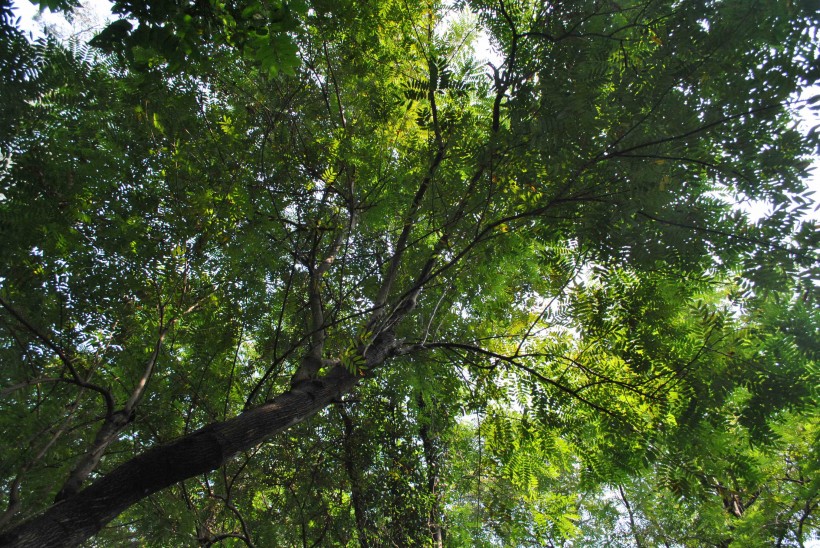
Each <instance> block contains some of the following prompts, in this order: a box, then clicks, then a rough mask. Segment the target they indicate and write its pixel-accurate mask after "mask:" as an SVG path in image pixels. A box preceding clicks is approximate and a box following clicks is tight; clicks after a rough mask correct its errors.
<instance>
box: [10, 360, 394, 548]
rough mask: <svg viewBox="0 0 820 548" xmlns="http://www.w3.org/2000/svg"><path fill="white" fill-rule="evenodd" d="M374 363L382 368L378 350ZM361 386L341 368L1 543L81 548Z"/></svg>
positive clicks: (146, 463)
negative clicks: (145, 504)
mask: <svg viewBox="0 0 820 548" xmlns="http://www.w3.org/2000/svg"><path fill="white" fill-rule="evenodd" d="M378 350H379V351H378V352H374V353H372V355H370V356H368V362H369V363H372V362H375V361H376V360H379V361H381V360H383V359H384V358H385V357H386V355H387V353H388V352H389V350H388V349H386V348H379V349H378ZM357 380H358V379H357V378H356V377H355V376H353V375H351V374H349V373H348V372H347V371H346V370H345V369H344V368H342V367H336V368H334V369H333V370H332V371H331V372H330V373H328V374H327V375H326V376H324V377H322V378H320V379H316V380H313V381H306V382H304V383H301V384H299V385H297V386H295V387H294V388H293V389H292V390H290V391H288V392H285V393H283V394H281V395H280V396H278V397H277V398H275V399H274V400H272V401H270V402H268V403H265V404H264V405H262V406H260V407H257V408H255V409H251V410H249V411H247V412H245V413H242V414H241V415H239V416H237V417H235V418H233V419H230V420H227V421H224V422H220V423H214V424H211V425H208V426H206V427H205V428H202V429H201V430H198V431H196V432H193V433H191V434H189V435H187V436H184V437H182V438H179V439H177V440H175V441H173V442H171V443H168V444H165V445H161V446H158V447H155V448H152V449H149V450H148V451H146V452H145V453H143V454H141V455H139V456H137V457H135V458H133V459H131V460H130V461H128V462H126V463H124V464H122V465H121V466H120V467H118V468H116V469H114V470H112V471H111V472H109V473H108V474H106V475H105V476H104V477H102V478H100V479H99V480H97V481H96V482H94V483H93V484H91V485H90V486H89V487H88V488H86V489H84V490H83V491H80V492H79V493H77V494H76V495H74V496H71V497H69V498H67V499H65V500H62V501H60V502H59V503H57V504H55V505H53V506H51V507H50V508H49V509H48V510H46V511H45V512H44V513H42V514H40V515H39V516H36V517H34V518H32V519H30V520H28V521H25V522H23V523H22V524H20V525H18V526H16V527H14V528H13V529H11V530H9V531H6V532H5V533H3V534H2V535H0V546H4V547H5V546H9V547H11V546H20V547H23V546H26V547H30V546H37V547H38V548H46V547H57V546H76V545H78V544H80V543H82V542H83V541H85V540H86V539H88V538H90V537H92V536H93V535H95V534H96V533H97V532H98V531H99V530H100V529H102V527H103V526H105V524H107V523H108V522H109V521H111V520H112V519H114V518H115V517H117V516H118V515H119V514H120V513H122V512H123V511H124V510H126V509H127V508H128V507H129V506H131V505H132V504H134V503H136V502H137V501H139V500H140V499H142V498H144V497H147V496H148V495H150V494H152V493H155V492H157V491H160V490H161V489H164V488H166V487H169V486H171V485H173V484H175V483H177V482H179V481H182V480H184V479H187V478H190V477H193V476H196V475H198V474H202V473H205V472H209V471H211V470H214V469H216V468H218V467H219V466H221V465H222V464H223V463H224V462H225V461H226V460H228V459H229V458H231V457H233V456H234V455H236V454H237V453H239V452H241V451H244V450H247V449H250V448H251V447H254V446H255V445H258V444H259V443H261V442H262V441H264V440H265V439H267V438H269V437H271V436H273V435H275V434H277V433H279V432H282V431H284V430H286V429H288V428H290V427H291V426H293V425H295V424H297V423H299V422H301V421H303V420H305V419H306V418H308V417H310V416H312V415H313V414H315V413H316V412H318V411H319V410H321V409H322V408H324V407H326V406H327V405H329V404H330V403H332V402H333V401H336V400H338V398H339V397H340V396H341V395H342V394H344V393H345V392H348V391H349V390H350V389H351V388H352V387H353V386H354V385H355V384H356V382H357Z"/></svg>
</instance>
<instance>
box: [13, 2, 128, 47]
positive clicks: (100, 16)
mask: <svg viewBox="0 0 820 548" xmlns="http://www.w3.org/2000/svg"><path fill="white" fill-rule="evenodd" d="M11 9H12V10H13V11H14V14H15V15H16V16H17V17H19V18H20V24H19V28H20V29H22V30H23V31H25V32H27V33H29V35H30V37H31V38H32V39H34V40H37V39H38V38H43V37H44V36H45V32H44V27H45V29H48V30H49V32H51V34H53V35H54V36H56V37H57V38H59V39H60V40H71V39H76V40H80V41H84V42H87V41H88V40H90V39H91V38H93V36H94V35H95V34H97V33H98V32H100V31H101V30H102V29H104V28H105V25H106V24H107V22H108V21H110V20H112V19H114V16H113V15H112V14H111V2H108V1H107V0H85V1H83V2H81V4H80V7H79V8H78V9H76V10H74V12H73V13H72V15H71V16H70V19H71V20H68V19H67V18H66V16H65V14H64V13H62V12H57V13H52V12H51V11H50V10H48V9H44V10H42V11H40V8H39V6H36V5H34V4H32V3H31V2H29V0H13V1H12V3H11Z"/></svg>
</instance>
